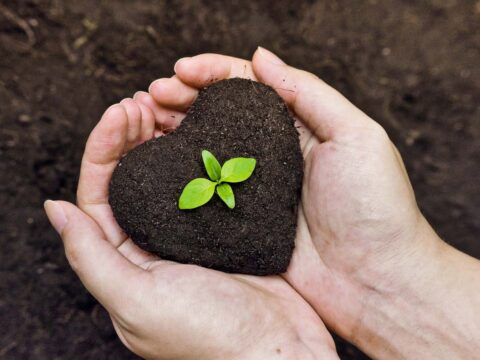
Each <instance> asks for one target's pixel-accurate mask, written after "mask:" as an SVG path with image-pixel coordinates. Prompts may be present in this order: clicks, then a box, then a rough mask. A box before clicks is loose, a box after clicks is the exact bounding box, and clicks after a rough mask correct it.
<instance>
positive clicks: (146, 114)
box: [139, 104, 155, 143]
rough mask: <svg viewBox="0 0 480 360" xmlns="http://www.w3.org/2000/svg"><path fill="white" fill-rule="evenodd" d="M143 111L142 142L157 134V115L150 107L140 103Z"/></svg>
mask: <svg viewBox="0 0 480 360" xmlns="http://www.w3.org/2000/svg"><path fill="white" fill-rule="evenodd" d="M139 106H140V110H141V112H142V127H141V132H140V142H141V143H143V142H145V141H148V140H150V139H152V138H153V137H154V135H155V115H154V114H153V112H152V110H150V108H148V107H146V106H145V105H143V104H139Z"/></svg>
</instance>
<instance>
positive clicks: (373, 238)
mask: <svg viewBox="0 0 480 360" xmlns="http://www.w3.org/2000/svg"><path fill="white" fill-rule="evenodd" d="M175 73H176V75H175V76H173V77H172V78H168V79H159V80H156V81H155V82H153V83H152V84H151V86H150V89H149V93H147V92H137V93H136V94H135V96H134V97H133V99H124V100H122V101H121V102H120V103H119V104H116V105H113V106H112V107H110V108H109V109H108V110H107V111H106V112H105V114H104V115H103V117H102V119H101V121H100V122H99V123H98V125H97V126H96V127H95V129H94V130H93V131H92V133H91V135H90V137H89V139H88V142H87V145H86V149H85V153H84V157H83V160H82V167H81V174H80V180H79V184H78V193H77V202H78V207H76V206H74V205H72V204H70V203H66V202H61V201H57V202H53V201H47V202H46V204H45V207H46V211H47V214H48V216H49V218H50V221H51V222H52V224H53V226H54V227H55V228H56V230H57V231H58V232H59V233H60V234H61V236H62V239H63V241H64V245H65V251H66V255H67V258H68V260H69V262H70V264H71V266H72V268H73V269H74V270H75V272H76V273H77V274H78V276H79V277H80V279H81V280H82V282H83V283H84V285H85V286H86V288H87V289H88V290H89V291H90V292H91V293H92V294H93V295H94V296H95V297H96V298H97V299H98V300H99V301H100V303H102V305H103V306H104V307H105V308H106V309H107V310H108V312H109V314H110V316H111V319H112V322H113V325H114V327H115V329H116V331H117V333H118V335H119V337H120V339H121V340H122V342H123V343H124V344H125V345H126V346H127V347H128V348H129V349H131V350H132V351H133V352H135V353H137V354H138V355H140V356H142V357H145V358H160V359H169V358H178V359H217V358H218V359H237V358H238V359H244V358H245V359H269V358H274V357H275V358H285V359H291V358H300V359H309V358H312V359H313V358H322V359H327V358H338V356H337V354H336V352H335V346H334V342H333V339H332V337H331V335H330V333H329V332H328V331H327V328H326V326H325V325H324V324H326V325H327V326H328V327H329V328H331V329H332V330H334V331H335V332H337V333H338V334H339V335H341V336H342V337H344V338H346V339H347V340H349V341H351V342H353V343H355V344H356V345H357V346H359V347H361V348H362V349H363V350H364V351H366V352H367V353H370V354H371V355H374V356H382V355H387V354H395V355H398V351H397V352H396V350H393V351H391V350H388V351H386V350H385V349H384V350H383V353H379V352H377V349H378V347H379V344H383V343H382V339H383V337H382V334H380V335H378V334H375V333H374V329H375V325H376V324H377V323H378V319H377V318H376V317H375V315H374V314H373V313H374V309H375V306H377V305H378V304H386V302H384V301H383V299H386V298H390V299H392V298H395V296H396V295H398V296H401V294H400V292H402V291H403V290H404V289H405V288H402V286H403V285H404V284H407V283H409V281H410V279H411V278H412V277H413V276H414V275H412V272H415V266H416V264H418V263H419V262H421V263H424V264H425V263H426V262H428V261H429V260H428V259H429V256H430V255H431V254H433V253H438V252H441V248H442V247H443V246H444V245H443V243H442V242H441V241H440V240H439V239H438V238H437V237H436V236H435V235H434V232H433V231H432V230H431V228H430V227H429V225H428V223H427V222H426V221H425V219H424V218H423V216H422V215H421V213H420V212H419V210H418V208H417V205H416V202H415V197H414V194H413V191H412V188H411V185H410V183H409V180H408V176H407V173H406V171H405V168H404V166H403V163H402V160H401V157H400V155H399V153H398V151H397V150H396V149H395V147H394V145H393V144H392V143H391V141H390V140H389V138H388V136H387V135H386V133H385V131H384V130H383V129H382V128H381V127H380V125H378V124H377V123H376V122H374V121H373V120H372V119H370V118H369V117H368V116H366V115H365V114H364V113H362V112H361V111H360V110H359V109H357V108H356V107H355V106H354V105H352V104H351V103H350V102H349V101H348V100H346V99H345V98H344V97H343V96H342V95H340V94H339V93H338V92H337V91H335V90H334V89H332V88H331V87H329V86H328V85H326V84H325V83H324V82H322V81H321V80H319V79H318V78H317V77H315V76H314V75H312V74H310V73H307V72H304V71H301V70H297V69H294V68H292V67H290V66H288V65H286V64H284V63H283V62H282V61H281V60H280V59H278V58H277V57H276V56H275V55H273V54H272V53H270V52H269V51H267V50H265V49H261V48H259V49H258V50H257V51H256V53H255V54H254V56H253V60H252V61H251V62H250V61H246V60H241V59H237V58H232V57H227V56H222V55H216V54H203V55H198V56H195V57H192V58H184V59H181V60H179V61H178V62H177V64H176V66H175ZM232 77H247V78H250V79H253V80H257V81H261V82H263V83H266V84H268V85H270V86H272V87H273V88H274V89H276V90H277V92H278V93H279V95H280V96H281V97H282V98H283V99H284V100H285V101H286V102H287V104H288V105H289V106H290V108H291V110H292V111H293V112H294V114H295V115H296V117H297V119H298V123H299V125H300V126H301V127H300V129H299V132H300V142H301V147H302V150H303V155H304V159H305V176H304V183H303V190H302V200H301V203H300V206H299V215H298V216H299V217H298V230H297V237H296V249H295V252H294V255H293V258H292V261H291V263H290V266H289V268H288V271H287V272H286V273H285V274H282V275H281V276H268V277H254V276H247V275H237V274H225V273H222V272H218V271H215V270H210V269H206V268H201V267H198V266H194V265H185V264H178V263H174V262H170V261H165V260H161V259H158V258H156V257H154V256H152V255H151V254H148V253H146V252H144V251H142V250H140V249H139V248H138V247H137V246H135V244H134V243H133V242H132V241H131V239H129V238H128V237H127V236H126V235H125V234H124V233H123V232H122V230H121V229H120V227H119V226H118V224H117V223H116V221H115V219H114V217H113V214H112V211H111V208H110V206H109V204H108V184H109V181H110V177H111V175H112V172H113V170H114V168H115V166H116V164H117V163H118V161H119V159H120V158H121V156H122V155H123V154H124V153H125V152H128V151H129V150H130V149H132V148H134V147H135V146H137V145H139V144H140V143H142V142H144V141H147V140H149V139H151V138H153V137H154V136H160V135H162V134H163V133H165V132H168V131H170V130H172V129H174V128H175V127H176V126H178V125H179V121H180V120H181V119H182V118H183V117H184V116H185V112H186V111H187V109H188V107H189V106H190V105H191V104H192V102H193V101H194V100H195V98H196V96H197V93H198V89H200V88H202V87H204V86H206V85H208V84H209V83H210V82H211V81H212V79H216V80H221V79H226V78H232ZM377 301H378V302H377Z"/></svg>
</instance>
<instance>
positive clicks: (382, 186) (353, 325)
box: [150, 48, 480, 358]
mask: <svg viewBox="0 0 480 360" xmlns="http://www.w3.org/2000/svg"><path fill="white" fill-rule="evenodd" d="M175 70H176V76H175V77H173V78H171V79H160V80H157V81H155V82H154V83H152V85H151V86H150V93H151V95H152V96H153V98H154V99H155V100H156V102H157V103H158V104H160V105H166V103H167V102H175V106H176V107H177V108H179V109H186V108H188V106H189V105H190V104H191V103H192V102H193V101H194V99H195V97H196V94H197V91H196V90H195V89H198V88H201V87H204V86H206V85H208V84H209V83H210V82H212V80H213V79H215V80H221V79H224V78H227V77H235V76H238V77H247V78H250V79H253V80H258V81H261V82H264V83H266V84H267V85H270V86H272V87H273V88H274V89H275V90H276V91H277V92H278V93H279V95H280V96H281V97H282V98H283V99H284V100H285V101H286V102H287V104H288V105H289V106H290V108H291V110H292V111H293V112H294V114H295V115H296V116H297V117H298V122H299V125H300V126H301V129H300V142H301V146H302V150H303V155H304V159H305V177H304V183H303V190H302V201H301V205H300V211H299V218H298V231H297V239H296V250H295V252H294V255H293V259H292V262H291V264H290V267H289V269H288V271H287V273H286V274H284V276H283V277H284V278H285V279H286V280H287V281H288V283H289V284H291V285H292V286H293V287H294V288H295V289H296V290H297V291H298V292H299V293H300V294H301V295H302V296H303V297H304V298H305V299H306V300H307V301H308V302H309V303H310V304H311V305H312V306H313V307H314V308H315V310H316V311H317V313H318V314H320V316H321V317H322V319H323V320H324V321H325V322H326V323H327V325H328V326H329V327H331V328H332V329H334V330H335V331H336V332H337V333H339V334H340V335H341V336H343V337H344V338H346V339H347V340H349V341H350V342H353V343H355V344H356V345H357V346H359V347H360V348H361V349H362V350H364V351H365V352H367V353H369V354H370V355H372V356H374V357H386V358H393V357H419V356H420V357H421V356H422V355H425V354H426V353H428V354H429V355H430V356H433V357H437V358H441V357H447V358H448V357H449V356H452V355H455V354H456V355H457V356H458V355H459V354H463V355H466V354H468V353H470V354H471V353H472V352H473V351H474V350H475V349H474V346H472V345H471V342H468V341H464V343H463V344H461V345H460V346H457V345H458V344H457V340H459V339H461V338H462V335H465V337H464V338H467V339H468V336H473V335H469V334H471V332H470V330H472V328H473V329H474V330H476V331H477V332H476V334H477V335H480V334H479V333H480V331H479V329H478V328H476V327H475V324H478V323H479V322H475V321H472V320H474V319H475V318H476V319H478V315H477V316H476V317H475V316H474V317H472V315H471V313H469V312H468V311H467V312H466V314H463V315H464V317H465V318H466V319H467V320H468V319H470V323H468V322H467V323H466V322H463V321H459V317H460V314H459V312H458V311H457V312H456V313H451V314H448V312H447V311H446V309H448V305H447V304H448V301H452V302H453V303H457V304H458V303H461V302H462V299H468V300H463V302H464V303H465V301H467V303H468V302H469V301H470V303H469V304H467V305H470V306H469V307H468V306H466V307H465V309H470V310H472V309H473V308H474V306H473V307H472V303H473V304H478V305H480V303H479V300H480V299H479V296H478V294H479V291H478V290H480V284H479V279H478V275H475V274H478V271H479V270H480V269H479V266H478V262H476V261H474V260H473V259H471V258H468V257H467V256H466V255H463V254H460V253H458V252H457V251H455V250H453V249H452V248H450V247H449V246H448V245H446V244H445V243H444V242H442V241H441V240H440V239H439V238H438V236H436V234H435V233H434V231H433V230H432V229H431V227H430V226H429V224H428V223H427V221H426V220H425V218H424V217H423V216H422V214H421V213H420V211H419V209H418V207H417V204H416V201H415V197H414V193H413V190H412V187H411V185H410V182H409V179H408V175H407V173H406V170H405V167H404V165H403V162H402V159H401V157H400V155H399V153H398V151H397V149H396V148H395V146H394V145H393V144H392V142H391V141H390V140H389V138H388V136H387V134H386V132H385V131H384V130H383V128H382V127H381V126H380V125H379V124H378V123H376V122H375V121H373V120H372V119H370V118H369V117H368V116H367V115H365V114H364V113H363V112H361V111H360V110H359V109H357V108H356V107H355V106H354V105H352V104H351V103H350V102H349V101H348V100H346V99H345V98H344V97H343V96H342V95H341V94H339V93H338V92H337V91H335V90H334V89H332V88H331V87H329V86H328V85H326V84H325V83H324V82H322V81H321V80H320V79H318V78H317V77H316V76H314V75H312V74H310V73H307V72H304V71H300V70H297V69H294V68H292V67H289V66H287V65H286V64H285V63H283V62H282V61H281V60H280V59H279V58H278V57H276V56H275V55H274V54H272V53H270V52H268V51H267V50H265V49H261V48H260V49H259V50H257V52H256V53H255V55H254V57H253V60H252V62H248V61H245V60H241V59H235V58H231V57H226V56H221V55H215V54H204V55H199V56H195V57H193V58H185V59H181V60H180V61H179V62H177V64H176V67H175ZM173 98H175V100H174V99H173ZM460 274H463V275H462V278H463V279H464V280H465V281H466V282H467V283H474V284H476V286H473V289H472V290H470V291H465V287H463V288H462V287H461V286H459V285H458V280H457V278H456V277H459V276H460ZM440 279H441V281H439V280H440ZM443 287H447V288H449V289H450V290H451V293H449V295H448V296H446V295H445V294H444V293H443V292H442V290H443ZM475 289H476V290H475ZM475 291H476V296H474V295H472V294H474V293H475ZM438 299H441V300H439V301H437V300H438ZM472 299H474V300H475V301H471V300H472ZM419 313H421V314H419ZM455 320H457V323H455ZM446 322H448V323H449V330H448V333H447V334H446V333H442V332H441V331H440V330H439V329H442V328H443V327H444V324H445V323H446ZM465 324H467V325H468V326H466V327H465V326H464V325H465ZM462 327H463V328H462ZM467 329H468V330H467ZM473 343H474V342H473ZM477 343H478V342H477ZM432 349H435V351H433V350H432ZM462 351H463V353H462Z"/></svg>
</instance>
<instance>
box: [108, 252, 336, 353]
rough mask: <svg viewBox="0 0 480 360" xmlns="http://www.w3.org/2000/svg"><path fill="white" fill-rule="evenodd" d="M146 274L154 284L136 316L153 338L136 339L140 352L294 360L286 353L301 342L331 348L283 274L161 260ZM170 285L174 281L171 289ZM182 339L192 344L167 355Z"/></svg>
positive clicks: (124, 335)
mask: <svg viewBox="0 0 480 360" xmlns="http://www.w3.org/2000/svg"><path fill="white" fill-rule="evenodd" d="M149 271H150V272H151V274H152V275H153V282H154V284H155V285H154V286H151V285H150V286H149V288H147V289H146V291H145V294H143V296H142V298H143V299H145V303H142V304H141V305H140V306H141V307H142V308H143V309H145V311H144V312H142V317H144V319H139V318H138V317H137V318H136V322H135V324H139V325H136V326H138V328H139V329H141V331H142V332H144V333H147V334H151V336H148V337H145V338H143V339H142V342H141V343H138V344H135V347H136V348H137V349H138V348H148V349H152V350H153V353H162V354H165V357H166V358H169V357H170V356H171V357H175V358H177V357H178V358H183V357H184V356H185V357H186V355H184V354H183V353H182V352H185V353H187V354H195V356H193V358H198V359H201V358H213V357H212V354H219V358H235V356H238V355H240V354H242V355H243V356H245V357H246V358H269V354H270V355H277V354H280V353H282V354H283V356H285V357H286V358H290V356H289V352H290V351H292V353H293V352H294V348H295V347H300V346H301V344H302V343H304V344H306V345H307V347H308V348H309V349H310V350H311V351H312V353H314V352H321V350H322V348H325V347H333V344H332V339H331V336H330V334H329V333H328V332H327V330H326V328H325V327H324V325H323V323H322V322H321V320H320V319H319V317H318V316H317V315H316V314H315V312H314V311H313V310H312V309H311V308H310V306H309V305H308V304H307V303H306V302H305V301H304V300H303V299H302V298H301V297H300V296H299V295H298V294H297V293H296V292H295V291H294V290H293V289H292V288H291V287H290V286H289V285H288V284H287V283H286V282H285V281H284V280H282V279H281V278H280V277H278V276H274V277H264V278H257V277H252V276H242V275H229V274H224V273H221V272H218V271H214V270H210V269H205V268H201V267H198V266H194V265H182V264H176V263H170V262H164V261H157V262H155V263H152V265H151V266H150V267H149ZM165 283H171V284H172V286H169V287H168V293H166V292H165V286H164V284H165ZM159 299H162V300H161V304H159V302H160V301H159ZM160 306H161V307H160ZM165 308H168V309H173V311H170V312H169V316H170V317H172V318H174V319H175V323H176V326H175V327H172V326H171V324H165V323H164V322H163V321H161V319H163V318H164V310H163V309H165ZM155 319H156V320H155ZM114 321H116V320H115V318H114ZM117 330H119V333H120V336H121V337H122V338H128V333H125V332H124V331H123V328H122V327H121V326H117ZM159 334H162V336H159ZM292 335H293V336H294V337H295V336H298V340H295V339H292ZM182 340H183V342H185V344H188V345H185V346H184V347H182V349H181V351H182V352H180V353H178V352H177V349H175V351H172V352H171V353H170V354H169V352H168V349H169V344H171V343H172V342H175V341H176V342H178V341H182ZM292 340H293V341H292ZM126 343H130V344H131V343H132V341H126ZM258 348H260V349H262V350H261V351H258V350H257V349H258ZM245 349H252V352H251V353H247V352H246V350H245ZM254 349H255V350H254ZM134 350H135V348H134ZM257 351H258V352H257ZM144 355H145V356H147V357H148V355H149V354H144Z"/></svg>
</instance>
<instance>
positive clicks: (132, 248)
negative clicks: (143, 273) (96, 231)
mask: <svg viewBox="0 0 480 360" xmlns="http://www.w3.org/2000/svg"><path fill="white" fill-rule="evenodd" d="M118 251H119V252H120V253H121V254H122V255H123V256H124V257H125V258H127V259H128V260H129V261H130V262H131V263H132V264H135V265H137V266H140V267H141V268H143V269H145V266H146V265H147V264H149V263H151V262H152V261H157V260H159V259H160V258H159V257H158V256H155V255H153V254H150V253H149V252H146V251H144V250H142V249H140V248H139V247H138V246H137V245H136V244H135V243H134V242H133V241H132V239H130V238H129V239H127V240H125V241H124V242H123V243H122V244H121V245H120V246H119V247H118Z"/></svg>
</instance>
